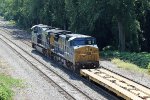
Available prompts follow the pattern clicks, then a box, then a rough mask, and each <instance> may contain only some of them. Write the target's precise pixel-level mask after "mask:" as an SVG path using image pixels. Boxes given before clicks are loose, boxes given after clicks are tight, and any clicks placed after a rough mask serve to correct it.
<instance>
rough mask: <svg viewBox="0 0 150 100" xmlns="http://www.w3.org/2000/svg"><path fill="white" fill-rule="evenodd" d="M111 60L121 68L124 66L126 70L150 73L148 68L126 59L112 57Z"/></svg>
mask: <svg viewBox="0 0 150 100" xmlns="http://www.w3.org/2000/svg"><path fill="white" fill-rule="evenodd" d="M111 62H112V63H114V64H116V65H117V66H118V67H119V68H124V69H126V70H132V71H135V72H140V73H148V74H149V72H148V70H147V69H144V68H140V67H139V66H137V65H135V64H132V63H129V62H125V61H123V60H120V59H117V58H114V59H112V60H111Z"/></svg>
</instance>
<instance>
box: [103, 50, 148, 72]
mask: <svg viewBox="0 0 150 100" xmlns="http://www.w3.org/2000/svg"><path fill="white" fill-rule="evenodd" d="M101 56H102V58H105V59H113V58H119V59H121V60H123V61H127V62H131V63H133V64H136V65H138V66H140V67H142V68H145V69H148V68H149V66H150V65H149V63H150V54H149V53H145V52H143V53H130V52H118V51H102V52H101Z"/></svg>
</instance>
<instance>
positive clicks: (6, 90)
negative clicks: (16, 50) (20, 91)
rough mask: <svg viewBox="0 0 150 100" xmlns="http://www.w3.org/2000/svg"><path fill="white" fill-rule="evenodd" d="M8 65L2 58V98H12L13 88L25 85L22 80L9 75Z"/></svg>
mask: <svg viewBox="0 0 150 100" xmlns="http://www.w3.org/2000/svg"><path fill="white" fill-rule="evenodd" d="M7 66H8V65H7V64H6V62H5V61H3V60H1V59H0V100H12V97H13V91H12V88H16V87H22V86H23V84H21V83H22V81H21V80H19V79H14V78H12V77H11V76H9V75H8V73H7Z"/></svg>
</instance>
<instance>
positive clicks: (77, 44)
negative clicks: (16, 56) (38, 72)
mask: <svg viewBox="0 0 150 100" xmlns="http://www.w3.org/2000/svg"><path fill="white" fill-rule="evenodd" d="M31 29H32V47H33V48H35V49H36V50H37V51H39V52H41V53H43V54H44V55H46V56H49V57H51V58H52V59H54V60H55V61H57V62H60V63H62V65H63V66H65V67H67V68H69V69H72V70H73V71H79V70H80V69H91V68H97V67H99V49H98V47H97V44H96V39H95V38H94V37H91V36H87V35H81V34H73V33H71V32H70V31H66V30H60V29H58V28H52V27H50V26H47V25H43V24H39V25H35V26H33V27H32V28H31Z"/></svg>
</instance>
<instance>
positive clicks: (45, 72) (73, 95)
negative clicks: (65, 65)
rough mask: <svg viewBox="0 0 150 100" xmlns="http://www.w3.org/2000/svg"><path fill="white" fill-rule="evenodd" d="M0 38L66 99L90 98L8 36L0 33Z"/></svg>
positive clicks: (86, 99)
mask: <svg viewBox="0 0 150 100" xmlns="http://www.w3.org/2000/svg"><path fill="white" fill-rule="evenodd" d="M0 40H1V41H3V42H4V43H6V44H7V45H9V46H10V48H12V50H14V51H15V52H16V53H18V54H19V55H20V56H21V58H23V59H24V60H25V61H27V62H28V63H29V64H30V65H31V66H32V67H33V68H34V69H36V70H37V71H38V72H40V74H41V75H42V76H43V77H44V78H46V80H48V81H49V82H50V83H52V84H53V85H54V86H55V87H56V88H58V89H59V90H60V92H61V93H62V94H64V96H65V97H66V98H68V99H73V100H74V99H78V100H79V99H82V100H92V99H93V98H91V97H90V96H89V95H88V94H86V93H84V92H83V91H81V90H80V89H79V88H77V87H76V86H74V85H73V84H71V83H70V82H68V81H67V80H66V79H64V78H63V77H62V76H60V75H59V74H58V73H57V72H55V71H54V70H52V69H50V68H49V67H48V66H47V65H45V64H43V63H42V62H40V61H39V60H38V59H36V58H35V57H33V56H32V55H31V54H29V53H28V52H26V51H25V50H24V49H22V48H21V47H19V46H17V45H16V44H15V43H13V42H12V41H11V40H9V39H8V38H6V37H4V36H3V35H0Z"/></svg>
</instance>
